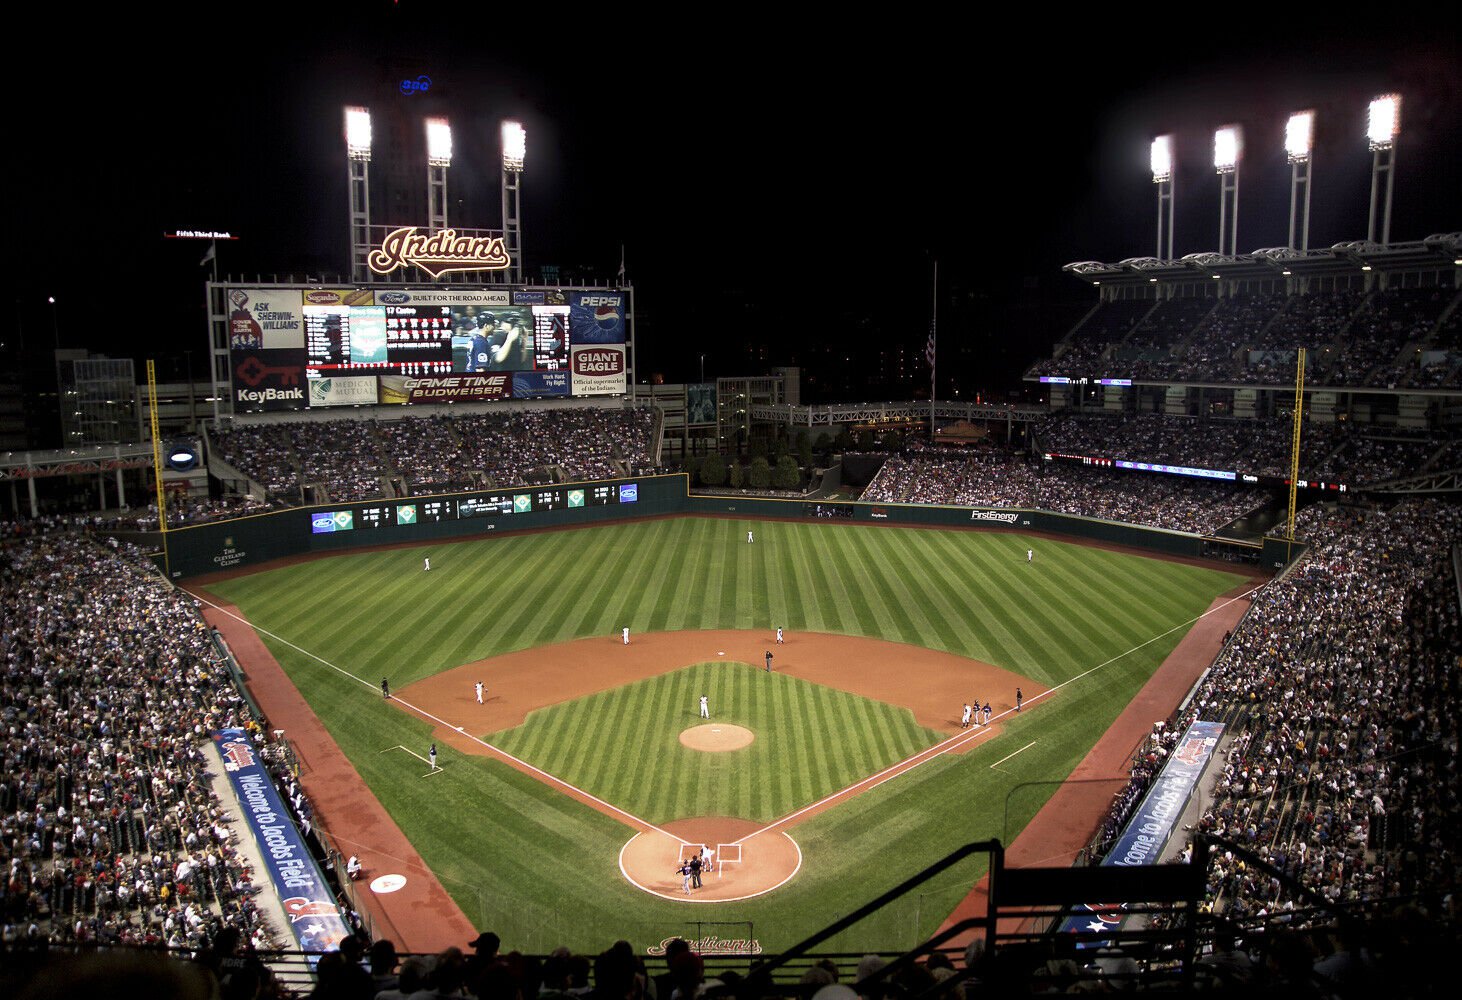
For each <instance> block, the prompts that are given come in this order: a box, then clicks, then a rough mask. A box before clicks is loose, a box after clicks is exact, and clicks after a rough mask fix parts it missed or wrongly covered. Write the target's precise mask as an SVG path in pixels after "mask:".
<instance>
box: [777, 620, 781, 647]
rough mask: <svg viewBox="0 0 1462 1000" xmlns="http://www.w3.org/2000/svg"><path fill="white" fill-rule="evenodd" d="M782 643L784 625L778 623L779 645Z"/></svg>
mask: <svg viewBox="0 0 1462 1000" xmlns="http://www.w3.org/2000/svg"><path fill="white" fill-rule="evenodd" d="M781 644H782V626H780V625H778V626H777V645H778V646H780V645H781Z"/></svg>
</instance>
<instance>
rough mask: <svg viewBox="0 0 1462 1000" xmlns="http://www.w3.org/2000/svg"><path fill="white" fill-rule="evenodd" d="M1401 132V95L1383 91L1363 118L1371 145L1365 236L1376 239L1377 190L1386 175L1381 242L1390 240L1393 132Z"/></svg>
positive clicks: (1394, 166) (1394, 160)
mask: <svg viewBox="0 0 1462 1000" xmlns="http://www.w3.org/2000/svg"><path fill="white" fill-rule="evenodd" d="M1400 132H1401V95H1400V94H1384V95H1382V96H1381V97H1378V98H1376V99H1375V100H1374V101H1372V102H1371V107H1370V113H1369V115H1368V116H1367V118H1366V140H1367V141H1368V142H1369V143H1370V147H1371V217H1370V224H1369V227H1368V228H1367V231H1366V240H1367V241H1368V242H1371V243H1374V242H1376V193H1377V191H1378V190H1379V189H1380V186H1381V174H1383V173H1384V174H1385V175H1386V204H1385V207H1384V208H1383V210H1382V211H1383V215H1382V221H1381V244H1382V245H1383V246H1384V245H1386V244H1389V243H1390V242H1391V186H1392V182H1393V181H1395V179H1396V136H1397V135H1398V134H1399V133H1400Z"/></svg>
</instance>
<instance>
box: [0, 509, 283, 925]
mask: <svg viewBox="0 0 1462 1000" xmlns="http://www.w3.org/2000/svg"><path fill="white" fill-rule="evenodd" d="M36 527H37V526H34V525H33V526H32V529H33V530H31V531H29V532H27V533H26V534H25V535H24V536H23V537H22V536H19V535H16V536H12V539H11V540H10V541H8V542H7V543H6V544H5V545H4V546H3V547H0V582H3V588H0V593H3V596H0V620H3V629H0V659H3V663H0V670H3V678H0V864H3V865H4V868H5V876H4V882H3V887H0V909H3V922H4V929H3V936H4V939H5V941H6V942H7V943H10V944H24V943H29V942H34V941H36V940H37V939H40V940H49V941H52V942H98V943H136V944H157V945H167V946H172V947H196V946H200V945H202V944H204V943H205V942H206V941H207V940H208V939H209V938H211V937H212V936H213V935H215V934H217V933H218V932H219V931H220V930H221V929H222V928H224V927H225V926H227V927H232V928H235V929H237V930H238V931H239V932H241V933H242V934H243V935H244V937H245V938H248V939H251V940H253V941H254V943H255V944H256V945H258V946H260V947H264V946H266V945H267V944H268V939H267V932H266V930H265V928H264V924H263V921H262V919H261V917H260V914H259V912H258V910H257V909H256V907H255V904H254V898H253V896H254V888H253V886H252V885H251V883H250V880H249V874H248V870H247V867H246V864H245V862H244V861H243V860H242V858H241V856H240V854H239V853H238V851H237V850H236V848H235V845H234V842H233V835H232V834H231V832H230V828H229V825H228V817H227V815H226V813H225V810H224V808H223V807H222V806H221V805H220V803H219V801H218V800H217V798H215V797H214V795H213V794H212V793H211V791H210V787H209V785H208V782H207V775H206V768H207V764H206V759H205V755H204V753H203V750H202V746H203V743H204V741H205V740H206V738H207V735H208V734H209V733H210V732H211V731H212V730H214V729H216V728H219V727H225V726H245V727H253V726H254V722H253V720H251V718H250V717H249V713H248V711H247V708H246V706H245V704H244V702H243V700H242V698H241V697H240V695H239V694H238V692H237V690H236V689H235V688H234V687H233V685H232V684H231V683H230V680H229V676H228V674H227V671H226V669H225V666H224V661H223V657H222V654H221V653H220V652H219V651H218V649H217V648H216V647H215V645H214V642H213V639H212V636H211V633H210V631H209V629H208V628H207V626H206V625H205V624H204V623H203V622H202V621H201V620H200V618H199V617H198V615H197V614H196V611H195V608H194V606H193V602H192V600H191V599H189V598H187V597H186V596H185V595H180V594H178V593H177V592H176V591H174V590H173V589H172V588H171V587H170V586H168V585H167V583H166V582H165V581H163V580H162V578H161V577H160V576H159V575H158V574H157V573H156V571H155V570H154V569H153V568H152V567H151V565H150V564H149V563H147V562H146V561H145V559H144V558H143V557H142V556H141V555H140V553H138V552H135V551H132V550H129V549H128V548H127V547H126V546H120V545H115V544H113V545H104V544H101V543H99V542H96V541H93V540H91V539H90V538H88V537H86V536H83V535H80V534H77V533H74V532H71V531H66V530H59V529H64V528H65V525H64V524H59V523H58V524H55V525H46V526H44V527H46V528H56V529H58V530H53V531H43V530H34V529H35V528H36Z"/></svg>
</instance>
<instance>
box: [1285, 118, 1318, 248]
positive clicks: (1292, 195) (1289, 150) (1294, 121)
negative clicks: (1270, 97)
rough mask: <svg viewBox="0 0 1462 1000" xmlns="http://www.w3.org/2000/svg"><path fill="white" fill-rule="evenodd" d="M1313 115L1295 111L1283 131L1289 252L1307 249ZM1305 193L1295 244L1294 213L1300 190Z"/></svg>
mask: <svg viewBox="0 0 1462 1000" xmlns="http://www.w3.org/2000/svg"><path fill="white" fill-rule="evenodd" d="M1314 138H1315V112H1313V111H1296V112H1295V113H1294V114H1292V115H1290V116H1289V123H1288V124H1287V125H1285V127H1284V153H1285V155H1286V156H1287V157H1288V158H1289V248H1290V249H1291V250H1308V249H1310V153H1311V151H1312V149H1313V147H1314ZM1301 186H1303V187H1304V189H1305V203H1304V222H1303V224H1302V225H1301V226H1300V242H1299V244H1298V245H1296V244H1295V241H1294V230H1295V211H1296V209H1297V208H1298V206H1299V203H1300V198H1299V194H1300V187H1301Z"/></svg>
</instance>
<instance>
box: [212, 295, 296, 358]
mask: <svg viewBox="0 0 1462 1000" xmlns="http://www.w3.org/2000/svg"><path fill="white" fill-rule="evenodd" d="M302 305H303V303H302V302H301V301H300V293H299V292H298V291H297V290H294V289H281V288H230V289H229V290H228V346H229V348H230V349H231V350H235V351H282V350H296V349H298V348H301V347H304V346H305V314H304V309H303V308H302Z"/></svg>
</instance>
